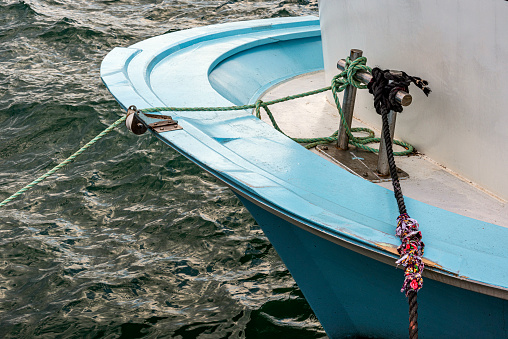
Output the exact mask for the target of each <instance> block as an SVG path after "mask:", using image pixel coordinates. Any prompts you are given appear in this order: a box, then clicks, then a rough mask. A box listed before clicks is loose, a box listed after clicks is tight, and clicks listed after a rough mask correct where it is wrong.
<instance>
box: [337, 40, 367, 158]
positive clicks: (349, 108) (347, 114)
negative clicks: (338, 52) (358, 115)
mask: <svg viewBox="0 0 508 339" xmlns="http://www.w3.org/2000/svg"><path fill="white" fill-rule="evenodd" d="M362 55H363V51H362V50H360V49H352V50H351V53H350V55H349V58H350V59H351V60H355V59H357V58H359V57H361V56H362ZM355 99H356V87H354V86H351V85H349V86H347V87H346V89H345V90H344V99H343V101H342V114H343V115H344V120H345V122H346V124H347V125H348V126H349V128H350V129H351V122H352V120H353V110H354V107H355ZM348 144H349V137H348V135H347V133H346V128H345V127H344V125H343V122H342V121H341V122H340V124H339V135H338V138H337V147H338V148H340V149H343V150H346V149H348Z"/></svg>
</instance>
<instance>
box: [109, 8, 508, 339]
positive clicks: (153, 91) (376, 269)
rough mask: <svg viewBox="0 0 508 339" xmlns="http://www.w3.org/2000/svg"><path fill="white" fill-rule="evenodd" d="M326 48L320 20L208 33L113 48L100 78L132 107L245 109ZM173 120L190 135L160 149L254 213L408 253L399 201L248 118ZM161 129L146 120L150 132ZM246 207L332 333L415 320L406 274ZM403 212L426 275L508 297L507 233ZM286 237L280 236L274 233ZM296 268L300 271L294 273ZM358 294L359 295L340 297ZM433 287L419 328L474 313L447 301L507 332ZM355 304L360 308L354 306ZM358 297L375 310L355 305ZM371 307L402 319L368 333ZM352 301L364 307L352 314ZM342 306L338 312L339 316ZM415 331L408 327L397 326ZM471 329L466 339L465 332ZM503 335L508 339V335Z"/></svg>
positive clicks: (170, 138) (382, 254)
mask: <svg viewBox="0 0 508 339" xmlns="http://www.w3.org/2000/svg"><path fill="white" fill-rule="evenodd" d="M319 37H320V33H319V21H318V20H317V19H316V18H279V19H271V20H256V21H250V22H238V23H232V24H227V25H215V26H208V27H200V28H196V29H192V30H187V31H180V32H176V33H171V34H167V35H163V36H160V37H155V38H151V39H148V40H146V41H143V42H140V43H138V44H135V45H133V46H131V47H129V48H116V49H114V50H113V51H112V52H111V53H110V54H108V56H107V57H106V58H105V60H104V61H103V64H102V66H101V76H102V78H103V80H104V82H105V84H106V86H108V88H109V90H110V91H111V93H112V94H113V95H114V96H115V97H116V99H117V100H118V102H119V103H120V104H121V105H122V106H124V107H128V106H130V105H136V106H137V107H138V108H145V107H157V106H189V107H193V106H227V105H231V104H244V103H247V102H253V101H255V100H256V98H257V96H258V95H259V93H261V92H262V90H263V89H265V88H267V87H268V86H269V85H271V84H273V83H275V82H277V81H281V80H282V79H287V78H290V77H292V76H295V75H298V74H302V73H305V72H310V71H314V70H316V69H320V68H322V67H323V66H322V55H321V45H320V39H319ZM165 113H167V112H165ZM171 115H172V116H173V117H175V118H176V119H177V120H178V121H179V123H180V125H181V126H182V127H183V128H184V129H183V130H180V131H174V132H165V133H161V134H160V135H158V137H159V138H161V140H163V141H164V142H166V143H167V144H169V145H171V146H172V147H173V148H175V149H176V150H178V151H179V152H181V153H182V154H184V155H185V156H187V157H189V158H190V159H191V160H193V161H194V162H195V163H197V164H198V165H200V166H201V167H203V168H204V169H206V170H208V171H209V172H210V173H212V174H214V175H215V176H216V177H217V178H219V179H220V180H222V181H224V182H225V183H227V184H228V185H230V186H231V187H233V188H234V189H235V190H237V191H238V192H240V193H241V194H243V195H244V196H245V197H248V198H249V199H250V200H251V201H257V202H258V204H264V205H265V206H268V207H269V208H270V209H273V210H274V211H276V212H277V213H280V214H281V215H284V216H285V217H286V218H289V219H291V220H292V223H293V224H299V223H300V224H305V225H308V226H309V227H312V228H313V229H315V230H317V231H318V232H321V233H322V234H323V235H326V236H329V237H331V238H335V239H340V240H342V241H346V242H348V243H349V244H351V245H352V246H356V247H357V248H358V249H361V250H363V251H367V252H368V253H370V254H369V255H370V256H373V257H375V258H377V259H378V260H381V261H383V260H395V258H396V256H395V254H394V250H395V248H396V247H397V246H398V245H399V243H400V241H399V239H398V238H397V237H396V236H395V235H394V230H395V218H396V217H397V215H398V210H397V205H396V202H395V199H394V197H393V193H392V192H391V191H389V190H386V189H384V188H381V187H378V186H376V185H374V184H372V183H369V182H366V181H364V180H363V179H361V178H358V177H356V176H354V175H352V174H350V173H348V172H346V171H344V170H342V169H340V168H339V167H337V166H335V165H333V164H331V163H329V162H328V161H326V160H323V159H321V158H320V157H319V156H317V155H315V154H313V153H311V152H309V151H307V150H306V149H304V148H303V147H301V146H300V145H298V144H297V143H295V142H293V141H292V140H290V139H288V138H287V137H285V136H283V135H282V134H280V133H278V132H276V131H275V130H274V129H273V128H272V127H271V126H268V125H266V124H265V123H263V122H261V121H259V120H258V119H256V118H255V117H253V116H252V114H251V112H247V111H239V112H185V113H175V112H172V113H171ZM153 121H155V120H153V119H149V118H146V122H147V123H151V122H153ZM243 200H245V199H243ZM244 202H245V203H246V205H247V207H248V208H249V210H251V212H252V213H253V215H254V216H255V217H256V218H257V220H258V222H259V223H260V224H261V225H262V226H263V228H264V229H265V231H266V233H267V235H268V237H269V238H270V240H271V241H272V242H274V245H275V248H276V249H277V251H278V252H279V254H280V255H281V257H282V258H283V260H284V261H285V262H286V263H287V264H288V267H289V269H290V270H291V273H292V274H293V275H294V276H295V279H296V281H297V282H298V284H299V285H300V286H301V288H302V291H303V292H304V294H305V295H306V297H307V299H308V300H309V302H310V304H311V306H312V307H313V308H314V310H315V312H316V314H317V315H318V317H319V319H320V321H321V322H322V323H323V325H324V327H325V329H326V330H327V332H328V333H330V334H332V335H334V336H335V335H337V336H338V334H339V333H343V332H342V331H346V329H347V328H350V330H348V331H357V332H355V333H363V334H368V335H370V334H372V335H374V334H376V333H377V334H376V335H383V336H391V335H392V333H393V334H394V335H395V334H396V333H398V332H397V330H396V329H398V328H399V320H397V319H398V317H399V316H400V314H404V312H402V313H400V312H399V311H400V310H399V308H400V307H404V308H405V309H406V308H407V305H406V304H405V301H404V298H403V295H402V294H400V293H399V292H398V290H399V286H400V285H401V283H402V271H400V270H396V269H394V268H393V267H390V266H388V265H385V264H382V263H380V262H379V261H376V260H373V259H370V258H366V257H364V256H362V255H359V254H358V253H355V252H354V251H350V250H347V249H344V248H341V247H340V246H339V245H336V244H334V243H333V242H330V241H328V240H325V239H322V238H320V237H316V236H314V235H310V234H309V233H308V232H306V231H304V230H302V229H300V228H298V227H297V226H294V225H293V226H289V225H290V224H288V225H286V226H284V227H282V224H283V223H282V224H281V226H280V227H279V226H277V225H278V223H279V222H280V220H277V218H275V217H273V216H270V215H267V214H266V213H261V212H259V211H257V210H256V209H257V207H255V205H253V204H252V203H248V202H246V201H244ZM406 205H407V208H408V211H410V214H411V216H412V217H414V218H416V219H417V220H418V221H419V222H420V225H421V230H422V231H423V234H424V241H425V243H426V245H427V247H426V253H425V258H426V259H428V260H429V261H430V262H429V265H428V266H427V268H426V269H427V272H429V271H433V272H434V273H437V274H438V275H440V274H441V275H442V276H443V277H459V276H460V277H461V278H460V279H459V280H460V281H462V280H465V281H470V282H480V283H481V284H485V285H489V286H493V287H496V288H499V289H507V288H508V261H507V260H506V258H507V257H508V249H507V248H506V247H505V246H504V239H507V238H508V229H505V228H503V227H499V226H495V225H492V224H488V223H485V222H480V221H477V220H473V219H470V218H467V217H463V216H460V215H456V214H453V213H450V212H447V211H444V210H441V209H439V208H436V207H432V206H429V205H426V204H423V203H421V202H419V201H415V200H412V199H407V201H406ZM267 225H268V226H267ZM277 227H279V229H280V230H279V231H273V230H272V229H273V228H277ZM291 232H293V233H294V234H295V236H296V234H298V238H299V242H300V243H301V244H302V246H301V247H296V248H294V247H291V246H288V244H287V242H285V241H279V240H277V239H279V238H284V237H286V236H287V237H288V238H289V234H291ZM272 238H273V239H272ZM278 244H279V245H278ZM308 246H317V247H315V248H316V249H315V250H312V251H311V250H310V249H309V250H307V251H306V252H303V250H302V253H300V254H301V255H300V254H299V255H298V256H296V255H295V254H294V253H293V254H292V251H295V249H298V248H302V249H303V248H307V247H308ZM297 252H298V251H297ZM303 253H306V254H305V255H303ZM293 256H294V257H299V258H300V259H299V260H297V261H296V262H292V259H293ZM343 259H344V260H343ZM300 260H301V262H302V263H303V262H305V265H306V266H308V267H315V268H316V269H318V268H319V269H320V270H321V272H325V271H330V272H328V273H326V274H324V273H323V278H322V279H324V281H323V282H322V284H321V285H323V284H325V285H326V284H328V287H327V286H321V285H319V284H318V285H319V287H316V286H318V285H315V284H316V283H317V281H316V279H314V281H312V280H310V279H309V280H307V279H308V278H309V276H307V275H306V274H304V273H299V272H300V271H301V269H300V268H298V267H299V266H298V265H299V264H298V263H299V262H300ZM355 263H357V264H355ZM355 265H357V266H358V267H356V266H355ZM362 265H366V267H369V270H367V271H370V272H371V273H372V280H371V281H367V280H366V279H365V276H366V275H367V273H366V271H365V269H363V268H362ZM331 272H335V273H331ZM346 273H347V274H346ZM316 274H318V273H316ZM343 274H346V275H344V278H343V279H344V280H343V281H342V282H341V283H340V284H335V282H336V281H340V279H339V278H340V277H342V276H343ZM316 276H317V275H316ZM310 278H312V277H310ZM322 279H319V280H322ZM460 281H459V282H460ZM307 282H309V283H308V284H307ZM349 285H350V286H355V287H356V288H357V290H356V291H350V290H349V289H343V286H349ZM424 286H425V287H424V289H423V290H422V292H421V295H422V299H424V298H429V299H430V300H431V301H429V302H428V303H426V304H430V303H432V306H425V307H429V310H428V311H425V312H428V315H423V316H421V317H422V321H424V320H423V319H424V318H425V317H427V316H428V317H432V313H433V310H432V309H430V307H434V308H436V309H437V308H438V307H441V308H442V309H443V310H445V311H440V312H439V314H441V316H445V314H444V312H447V313H449V312H452V313H453V311H457V309H456V308H457V307H466V306H467V307H469V305H466V304H464V303H466V302H465V301H464V302H462V301H461V302H456V301H449V300H447V299H446V298H444V297H443V296H446V293H450V294H451V295H456V296H457V298H459V299H460V298H465V297H466V298H468V299H470V300H477V301H478V303H480V305H479V306H478V307H477V309H478V312H476V311H473V312H472V314H476V313H478V316H479V319H482V320H483V321H487V320H488V319H490V318H488V317H487V318H485V317H482V315H485V314H486V311H485V310H487V309H492V310H495V312H496V316H495V317H497V318H496V319H495V320H496V321H500V320H502V321H505V322H508V319H507V315H506V312H508V307H506V301H504V300H500V299H496V298H492V297H487V296H485V295H481V294H478V293H473V292H467V291H464V290H461V289H458V288H455V287H449V286H446V285H444V284H441V283H437V282H434V281H432V280H430V279H426V281H425V285H424ZM316 289H317V290H318V291H315V290H316ZM449 289H452V290H451V291H449ZM431 290H432V291H431ZM455 290H456V291H455ZM325 291H326V292H325ZM348 291H349V292H348ZM425 291H426V292H425ZM321 292H322V293H321ZM374 292H375V293H374ZM326 293H330V294H329V299H327V300H326V303H325V305H324V306H323V307H321V306H322V302H323V300H324V298H327V297H326ZM351 293H354V294H355V295H356V297H355V298H351V297H350V294H351ZM461 293H462V294H461ZM361 295H365V296H366V297H365V298H366V299H365V300H363V299H362V298H359V297H358V296H361ZM426 295H428V297H425V296H426ZM333 296H335V297H333ZM348 296H349V298H348ZM372 298H375V299H376V298H377V299H376V301H374V302H371V303H370V304H372V305H373V306H372V307H374V309H376V310H378V311H377V312H390V313H391V310H392V309H393V310H396V312H397V313H393V315H392V316H390V317H388V318H389V319H388V318H387V319H384V318H383V317H381V316H379V317H377V318H379V321H378V320H374V323H372V324H371V325H369V324H367V323H366V322H365V321H362V320H361V318H365V317H367V318H371V317H372V315H371V313H369V312H370V311H369V310H371V306H365V305H366V304H368V302H367V300H369V299H372ZM491 299H492V300H491ZM331 300H333V302H331ZM354 300H357V302H355V303H353V301H354ZM447 302H449V303H448V304H447ZM423 303H424V301H422V304H423ZM443 303H444V304H443ZM334 305H337V306H338V307H339V308H338V309H334V308H333V307H334ZM339 305H342V306H339ZM402 305H403V306H402ZM443 305H444V306H443ZM446 305H452V306H453V307H452V306H450V307H449V308H447V306H446ZM422 307H423V306H422ZM503 307H504V308H503ZM367 311H369V312H367ZM434 311H435V309H434ZM480 311H481V312H480ZM341 312H342V313H344V312H346V313H347V316H339V318H341V319H343V320H341V324H339V325H334V324H333V322H334V319H336V317H337V316H338V314H339V313H341ZM425 312H424V313H425ZM348 318H350V319H349V320H348ZM452 319H454V317H452ZM406 321H407V320H406V319H405V317H403V319H402V320H400V323H404V324H405V323H406ZM432 321H434V320H432ZM454 321H459V319H455V320H454ZM385 322H390V324H388V323H386V324H385ZM492 324H494V323H492ZM392 325H393V326H392ZM497 325H499V323H497ZM350 326H351V327H350ZM369 326H371V327H372V329H369V328H370V327H369ZM406 326H407V325H404V326H402V328H406ZM463 326H465V328H468V325H467V324H465V325H464V324H463ZM485 326H487V325H484V327H485ZM493 326H494V325H492V326H487V327H489V328H490V327H493ZM380 327H383V329H381V328H380ZM392 327H393V329H392ZM498 328H501V331H504V332H503V333H505V334H506V333H507V332H506V331H507V330H506V328H504V327H499V326H498ZM384 329H386V330H384ZM376 331H377V332H376ZM383 331H385V332H383ZM346 332H347V331H346ZM473 332H474V331H473ZM473 332H470V333H473ZM344 333H345V332H344ZM348 333H349V332H348ZM475 333H476V332H475ZM500 333H501V332H500ZM428 334H429V336H432V335H434V334H435V333H434V332H429V333H428ZM397 335H398V334H397ZM506 336H507V335H505V337H506Z"/></svg>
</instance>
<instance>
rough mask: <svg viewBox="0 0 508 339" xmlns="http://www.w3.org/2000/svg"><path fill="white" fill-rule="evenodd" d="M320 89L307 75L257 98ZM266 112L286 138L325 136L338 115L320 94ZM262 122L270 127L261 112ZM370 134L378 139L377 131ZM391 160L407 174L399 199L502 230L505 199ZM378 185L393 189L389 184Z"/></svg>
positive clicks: (423, 162)
mask: <svg viewBox="0 0 508 339" xmlns="http://www.w3.org/2000/svg"><path fill="white" fill-rule="evenodd" d="M325 86H327V82H326V81H325V76H324V72H316V73H311V74H308V75H303V76H299V77H296V78H294V79H292V80H290V81H287V82H285V83H282V84H280V85H278V86H275V87H272V88H271V89H270V90H269V91H268V92H266V93H265V94H264V95H263V97H262V100H264V101H268V100H272V99H277V98H281V97H284V96H287V95H292V94H296V93H302V92H305V91H310V90H313V89H317V88H322V87H325ZM270 110H271V111H272V113H273V114H274V116H275V118H276V121H277V124H278V125H279V127H280V128H281V129H282V130H283V131H284V132H285V133H286V134H287V135H289V136H291V137H299V138H307V137H322V136H329V135H331V134H332V133H333V132H334V131H335V130H337V128H338V123H339V114H338V112H337V109H336V108H335V106H332V105H331V104H330V103H329V102H328V100H327V98H326V94H325V93H321V94H317V95H313V96H309V97H305V98H300V99H297V100H292V101H287V102H284V103H280V104H277V105H274V106H272V107H270ZM377 118H378V119H380V118H379V117H377ZM262 119H263V120H264V121H265V122H266V123H268V124H270V125H271V122H270V120H269V119H268V117H267V116H266V115H265V114H263V116H262ZM353 127H369V128H371V129H372V126H368V125H366V124H364V123H362V122H360V121H358V120H353ZM375 132H376V136H379V134H380V131H379V130H375ZM371 146H373V147H377V146H376V145H375V144H372V145H371ZM395 147H398V146H395ZM401 149H402V148H401ZM401 149H400V150H401ZM397 150H399V149H397ZM315 152H316V153H317V154H320V152H317V151H315ZM325 158H326V157H325ZM395 161H396V163H397V166H398V167H399V168H401V169H403V170H404V171H406V172H407V173H409V175H410V179H408V180H403V181H401V186H402V192H403V193H404V195H405V196H408V197H411V198H413V199H416V200H419V201H422V202H425V203H427V204H429V205H432V206H436V207H439V208H442V209H445V210H448V211H450V212H454V213H457V214H461V215H465V216H468V217H471V218H475V219H479V220H483V221H487V222H490V223H493V224H496V225H501V226H505V227H508V218H507V217H506V216H508V204H507V202H506V201H502V200H499V199H496V198H495V197H493V196H492V195H489V194H487V193H486V192H484V191H482V190H480V189H478V188H477V187H475V186H474V185H472V184H471V183H470V182H469V181H467V180H463V179H462V178H460V177H458V176H457V175H456V174H455V173H453V172H452V171H450V170H447V169H445V168H443V167H442V166H439V165H438V164H436V163H435V162H433V161H431V160H429V159H428V158H426V157H425V156H411V157H396V159H395ZM378 185H380V186H383V187H385V188H388V189H390V190H393V189H392V183H391V182H384V183H379V184H378Z"/></svg>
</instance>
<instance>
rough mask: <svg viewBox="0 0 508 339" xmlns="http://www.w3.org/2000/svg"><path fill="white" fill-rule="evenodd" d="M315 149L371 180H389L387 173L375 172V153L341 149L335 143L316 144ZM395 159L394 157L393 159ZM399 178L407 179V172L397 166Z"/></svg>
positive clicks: (348, 169)
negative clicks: (385, 174)
mask: <svg viewBox="0 0 508 339" xmlns="http://www.w3.org/2000/svg"><path fill="white" fill-rule="evenodd" d="M316 149H317V150H318V151H319V152H320V153H321V154H324V155H325V157H326V158H327V159H329V160H331V161H332V162H335V163H337V164H338V165H340V166H341V167H342V168H344V169H345V170H347V171H349V172H351V173H353V174H356V175H357V176H359V177H361V178H364V179H366V180H369V181H372V182H383V181H391V180H392V179H391V177H390V176H389V175H387V176H384V175H381V174H379V173H378V172H377V159H378V157H377V154H375V153H372V152H368V151H364V150H362V149H358V148H356V147H355V146H349V149H347V150H342V149H340V148H337V146H335V145H318V146H316ZM395 161H396V159H395ZM397 173H398V175H399V179H401V180H403V179H408V178H409V174H407V173H406V172H404V171H403V170H401V169H400V168H398V167H397Z"/></svg>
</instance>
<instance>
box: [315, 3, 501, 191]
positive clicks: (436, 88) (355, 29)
mask: <svg viewBox="0 0 508 339" xmlns="http://www.w3.org/2000/svg"><path fill="white" fill-rule="evenodd" d="M319 13H320V20H321V30H322V38H323V53H324V62H325V73H326V78H327V81H331V79H332V77H333V76H334V75H336V74H337V72H338V71H337V68H336V63H337V60H338V59H341V58H344V57H346V56H348V55H349V51H350V49H352V48H359V49H362V50H363V51H364V56H366V57H367V58H368V65H369V66H371V67H374V66H379V67H381V68H383V69H386V68H390V69H399V70H403V71H405V72H407V73H408V74H411V75H416V76H420V77H422V78H424V79H426V80H428V81H429V83H430V87H431V89H432V93H431V94H430V96H429V97H428V98H426V97H425V95H424V94H423V93H422V92H421V91H420V90H419V89H418V88H416V87H415V86H411V88H410V90H411V94H412V95H413V103H412V105H411V106H409V107H406V108H405V110H404V112H403V113H402V114H399V115H398V117H397V127H396V131H395V135H396V137H397V138H400V139H402V140H404V141H407V142H410V143H412V144H413V145H415V147H416V148H417V149H418V150H419V151H420V152H422V153H424V154H426V155H428V156H429V157H431V158H433V159H434V160H435V161H437V162H439V163H440V164H442V165H444V166H446V167H448V168H450V169H452V170H453V171H455V172H457V173H459V174H460V175H462V176H464V177H466V178H468V179H469V180H471V181H473V182H475V183H477V184H479V185H481V186H483V187H484V188H486V189H487V190H489V191H491V192H493V193H495V194H496V195H498V196H500V197H502V198H504V199H508V175H505V172H506V171H507V169H508V150H507V149H508V38H507V36H508V2H506V1H503V0H483V1H466V0H462V1H458V0H455V1H451V0H440V1H439V0H433V1H429V0H426V1H421V0H355V1H346V0H320V1H319ZM360 92H361V93H360V94H359V95H358V98H357V103H356V109H355V116H357V117H359V118H360V119H362V120H364V121H366V122H367V123H369V124H371V125H373V126H379V125H380V118H379V117H378V115H377V114H376V113H375V112H374V109H373V104H372V96H371V95H369V94H368V92H367V91H366V90H365V91H360Z"/></svg>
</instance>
